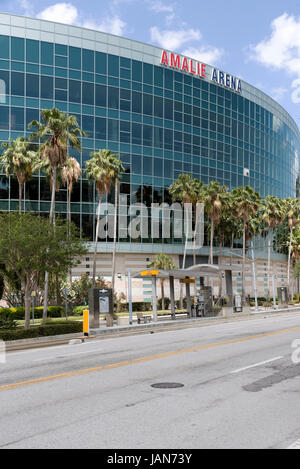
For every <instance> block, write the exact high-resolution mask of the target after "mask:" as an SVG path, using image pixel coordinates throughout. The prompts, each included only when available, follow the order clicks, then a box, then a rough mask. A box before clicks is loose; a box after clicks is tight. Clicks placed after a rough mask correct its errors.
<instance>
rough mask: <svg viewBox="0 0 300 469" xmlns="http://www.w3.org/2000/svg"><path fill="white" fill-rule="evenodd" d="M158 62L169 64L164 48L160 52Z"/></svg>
mask: <svg viewBox="0 0 300 469" xmlns="http://www.w3.org/2000/svg"><path fill="white" fill-rule="evenodd" d="M160 63H161V64H162V65H169V61H168V54H167V52H166V51H165V50H164V51H163V53H162V56H161V61H160Z"/></svg>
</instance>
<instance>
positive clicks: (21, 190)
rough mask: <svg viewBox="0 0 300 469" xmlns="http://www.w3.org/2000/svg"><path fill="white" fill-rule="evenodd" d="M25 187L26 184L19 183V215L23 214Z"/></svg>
mask: <svg viewBox="0 0 300 469" xmlns="http://www.w3.org/2000/svg"><path fill="white" fill-rule="evenodd" d="M23 187H24V184H22V183H19V213H20V214H21V213H22V199H23Z"/></svg>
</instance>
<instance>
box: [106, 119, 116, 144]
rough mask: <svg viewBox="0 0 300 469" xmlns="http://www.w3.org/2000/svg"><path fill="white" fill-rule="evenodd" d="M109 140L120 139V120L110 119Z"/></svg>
mask: <svg viewBox="0 0 300 469" xmlns="http://www.w3.org/2000/svg"><path fill="white" fill-rule="evenodd" d="M108 140H115V141H118V140H119V121H117V120H115V119H108Z"/></svg>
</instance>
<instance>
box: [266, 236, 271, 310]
mask: <svg viewBox="0 0 300 469" xmlns="http://www.w3.org/2000/svg"><path fill="white" fill-rule="evenodd" d="M270 270H271V229H270V228H269V235H268V298H267V300H268V301H270V296H271V295H270V274H271V272H270Z"/></svg>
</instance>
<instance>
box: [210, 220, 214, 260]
mask: <svg viewBox="0 0 300 469" xmlns="http://www.w3.org/2000/svg"><path fill="white" fill-rule="evenodd" d="M213 243H214V221H213V219H211V223H210V253H209V264H211V265H212V264H213V263H214V257H213Z"/></svg>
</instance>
